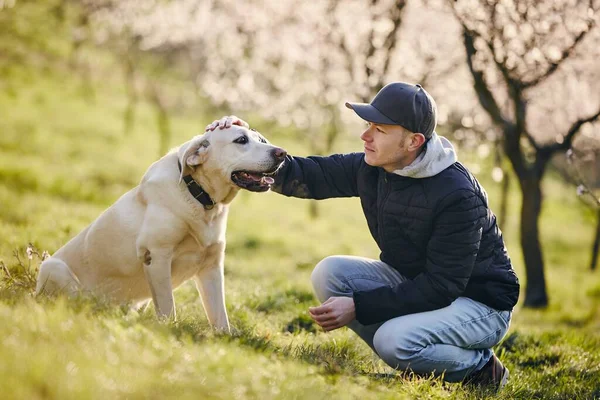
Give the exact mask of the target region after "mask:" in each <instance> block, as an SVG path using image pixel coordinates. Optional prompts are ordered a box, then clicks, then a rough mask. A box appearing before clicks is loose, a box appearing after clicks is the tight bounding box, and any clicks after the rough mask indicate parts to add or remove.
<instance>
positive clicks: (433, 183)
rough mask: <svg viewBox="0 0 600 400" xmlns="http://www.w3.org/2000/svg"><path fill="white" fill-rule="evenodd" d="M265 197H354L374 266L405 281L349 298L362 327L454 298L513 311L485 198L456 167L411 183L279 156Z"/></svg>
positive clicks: (511, 282)
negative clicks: (377, 261) (375, 250)
mask: <svg viewBox="0 0 600 400" xmlns="http://www.w3.org/2000/svg"><path fill="white" fill-rule="evenodd" d="M273 191H275V192H278V193H281V194H283V195H286V196H293V197H300V198H307V199H326V198H332V197H355V196H358V197H360V201H361V204H362V208H363V211H364V214H365V217H366V219H367V223H368V226H369V230H370V231H371V235H372V236H373V238H374V239H375V241H376V242H377V245H378V246H379V249H380V250H381V255H380V258H381V261H383V262H385V263H387V264H388V265H390V266H392V267H393V268H395V269H396V270H398V271H399V272H400V273H401V274H402V275H404V276H406V277H408V278H409V280H407V281H405V282H403V283H402V284H400V285H398V286H396V287H391V288H390V287H381V288H377V289H374V290H369V291H361V292H356V293H355V294H354V300H355V306H356V318H357V320H358V321H359V322H360V323H362V324H373V323H377V322H381V321H386V320H388V319H391V318H394V317H398V316H401V315H406V314H412V313H418V312H424V311H430V310H435V309H439V308H442V307H445V306H448V305H449V304H450V303H451V302H452V301H454V300H455V299H456V298H458V297H460V296H466V297H469V298H472V299H474V300H477V301H479V302H482V303H484V304H486V305H488V306H490V307H492V308H495V309H497V310H511V309H512V308H513V307H514V305H515V304H516V303H517V299H518V296H519V281H518V279H517V276H516V275H515V272H514V271H513V269H512V266H511V262H510V259H509V257H508V254H507V251H506V248H505V246H504V241H503V239H502V234H501V232H500V230H499V229H498V226H497V224H496V217H495V216H494V214H493V213H492V212H491V211H490V209H489V207H488V202H487V195H486V193H485V191H484V190H483V188H482V187H481V186H480V185H479V183H478V182H477V180H476V179H475V177H473V175H471V173H469V171H468V170H467V169H466V168H465V167H464V166H463V165H461V164H460V163H458V162H456V163H454V164H452V165H450V167H448V168H446V169H444V170H443V171H442V172H440V173H439V174H437V175H435V176H431V177H428V178H418V179H416V178H409V177H404V176H400V175H396V174H392V173H388V172H386V171H385V170H383V169H382V168H378V167H372V166H369V165H368V164H366V163H365V161H364V154H363V153H351V154H343V155H342V154H336V155H332V156H329V157H317V156H314V157H307V158H301V157H291V156H287V159H286V161H285V163H284V165H283V167H282V169H281V170H280V171H279V172H278V174H277V175H276V178H275V184H274V185H273Z"/></svg>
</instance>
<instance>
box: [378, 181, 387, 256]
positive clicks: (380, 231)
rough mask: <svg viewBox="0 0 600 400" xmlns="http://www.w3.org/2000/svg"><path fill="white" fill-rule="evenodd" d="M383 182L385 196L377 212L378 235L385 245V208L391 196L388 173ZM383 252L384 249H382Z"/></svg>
mask: <svg viewBox="0 0 600 400" xmlns="http://www.w3.org/2000/svg"><path fill="white" fill-rule="evenodd" d="M383 182H384V195H383V198H382V199H381V203H380V205H379V208H378V210H377V233H378V235H379V242H380V243H383V207H384V206H385V202H386V200H387V197H388V196H389V194H390V183H389V182H388V179H387V172H386V171H383ZM381 250H382V251H383V249H381Z"/></svg>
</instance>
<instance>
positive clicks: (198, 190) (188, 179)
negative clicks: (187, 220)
mask: <svg viewBox="0 0 600 400" xmlns="http://www.w3.org/2000/svg"><path fill="white" fill-rule="evenodd" d="M177 166H178V167H179V173H181V162H179V160H177ZM183 180H184V182H185V184H186V186H187V188H188V191H189V192H190V193H191V194H192V196H194V198H195V199H196V200H198V201H199V202H200V203H201V204H202V205H203V206H204V208H205V209H207V210H211V209H212V208H213V207H214V206H215V202H214V201H213V199H211V198H210V195H209V194H208V193H206V192H205V191H204V189H202V186H200V185H199V184H198V182H196V181H195V180H194V178H192V176H191V175H186V176H184V177H183Z"/></svg>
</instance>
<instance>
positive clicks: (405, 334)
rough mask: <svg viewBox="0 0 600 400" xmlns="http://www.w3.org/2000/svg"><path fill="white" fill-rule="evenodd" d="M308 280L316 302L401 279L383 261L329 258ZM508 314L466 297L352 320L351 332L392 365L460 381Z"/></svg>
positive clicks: (480, 362) (479, 364)
mask: <svg viewBox="0 0 600 400" xmlns="http://www.w3.org/2000/svg"><path fill="white" fill-rule="evenodd" d="M311 279H312V284H313V287H314V289H315V292H316V295H317V297H318V298H319V300H320V301H321V302H323V301H325V300H327V299H328V298H330V297H332V296H348V297H351V296H352V293H353V292H355V291H358V290H369V289H374V288H377V287H381V286H394V285H397V284H399V283H401V282H403V281H405V280H407V278H406V277H404V276H402V275H401V274H400V273H399V272H398V271H396V270H395V269H393V268H392V267H390V266H389V265H387V264H385V263H384V262H381V261H377V260H371V259H368V258H361V257H352V256H331V257H327V258H325V259H324V260H322V261H321V262H320V263H319V264H317V266H316V267H315V269H314V271H313V273H312V276H311ZM510 318H511V312H510V311H498V310H495V309H493V308H491V307H488V306H486V305H485V304H482V303H479V302H477V301H475V300H472V299H469V298H467V297H459V298H458V299H456V300H455V301H454V302H452V304H450V305H449V306H447V307H444V308H441V309H439V310H433V311H427V312H422V313H417V314H409V315H403V316H401V317H397V318H392V319H390V320H388V321H385V322H381V323H378V324H373V325H362V324H360V323H359V322H358V321H356V320H354V321H352V322H351V323H350V324H349V325H348V327H349V328H350V329H352V330H353V331H354V332H356V333H357V334H358V335H359V336H360V337H361V338H362V339H363V340H364V341H365V342H367V344H368V345H369V346H371V348H372V349H373V350H374V351H375V352H376V353H377V354H378V355H379V357H381V359H382V360H383V361H385V362H386V363H387V364H388V365H389V366H391V367H392V368H396V369H400V370H410V371H412V372H414V373H417V374H424V375H431V374H434V375H436V376H440V375H443V379H444V380H446V381H448V382H458V381H461V380H463V379H464V378H465V377H467V376H468V375H469V374H471V373H472V372H474V371H478V370H479V369H481V368H483V366H484V365H485V364H486V363H487V362H488V361H489V359H490V358H491V357H492V355H493V352H492V349H491V347H492V346H494V345H496V344H498V342H500V340H501V339H502V338H503V337H504V335H505V334H506V331H507V330H508V327H509V325H510Z"/></svg>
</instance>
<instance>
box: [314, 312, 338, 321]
mask: <svg viewBox="0 0 600 400" xmlns="http://www.w3.org/2000/svg"><path fill="white" fill-rule="evenodd" d="M311 317H312V319H314V320H315V321H317V322H318V323H320V324H321V323H324V322H327V321H335V319H336V316H335V315H333V314H331V313H327V314H320V315H311Z"/></svg>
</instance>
